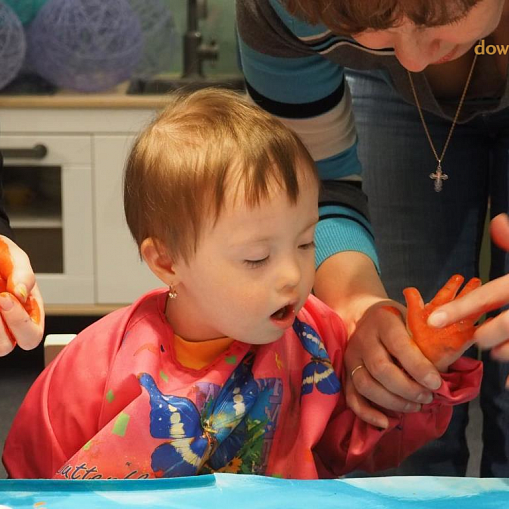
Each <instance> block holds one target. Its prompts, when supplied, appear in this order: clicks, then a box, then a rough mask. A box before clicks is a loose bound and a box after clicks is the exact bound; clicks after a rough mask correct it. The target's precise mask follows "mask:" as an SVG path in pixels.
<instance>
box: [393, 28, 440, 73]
mask: <svg viewBox="0 0 509 509" xmlns="http://www.w3.org/2000/svg"><path fill="white" fill-rule="evenodd" d="M439 52H440V43H439V41H436V40H429V39H428V37H426V35H425V34H418V33H416V31H415V30H413V31H411V32H409V33H408V34H405V35H404V36H402V37H400V38H399V40H398V41H397V42H396V43H395V44H394V53H395V54H396V58H397V59H398V60H399V62H400V63H401V65H402V66H403V67H404V68H405V69H408V70H409V71H411V72H420V71H423V70H424V69H425V68H426V67H427V66H428V65H429V64H431V63H433V62H435V61H436V60H437V59H438V58H439Z"/></svg>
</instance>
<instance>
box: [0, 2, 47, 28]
mask: <svg viewBox="0 0 509 509" xmlns="http://www.w3.org/2000/svg"><path fill="white" fill-rule="evenodd" d="M3 1H4V2H5V3H6V4H8V5H9V6H10V7H12V9H13V10H14V12H15V13H16V14H17V15H18V18H19V19H20V20H21V23H23V25H26V24H28V23H30V22H31V21H32V20H33V19H34V18H35V15H36V14H37V12H38V11H39V9H40V8H41V7H42V6H43V5H44V4H45V3H46V0H3Z"/></svg>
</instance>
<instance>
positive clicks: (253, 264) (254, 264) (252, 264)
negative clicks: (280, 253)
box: [244, 256, 269, 269]
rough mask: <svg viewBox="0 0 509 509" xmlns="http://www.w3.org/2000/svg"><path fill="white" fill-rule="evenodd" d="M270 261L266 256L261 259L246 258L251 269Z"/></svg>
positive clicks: (246, 262) (245, 261)
mask: <svg viewBox="0 0 509 509" xmlns="http://www.w3.org/2000/svg"><path fill="white" fill-rule="evenodd" d="M268 261H269V257H268V256H266V257H265V258H262V259H261V260H244V263H245V264H246V265H247V266H248V267H250V268H251V269H256V268H257V267H261V266H262V265H265V264H266V263H267V262H268Z"/></svg>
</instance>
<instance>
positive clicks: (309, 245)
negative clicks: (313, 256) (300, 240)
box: [299, 240, 315, 249]
mask: <svg viewBox="0 0 509 509" xmlns="http://www.w3.org/2000/svg"><path fill="white" fill-rule="evenodd" d="M314 248H315V242H314V241H313V240H312V241H311V242H308V243H306V244H301V245H300V246H299V249H314Z"/></svg>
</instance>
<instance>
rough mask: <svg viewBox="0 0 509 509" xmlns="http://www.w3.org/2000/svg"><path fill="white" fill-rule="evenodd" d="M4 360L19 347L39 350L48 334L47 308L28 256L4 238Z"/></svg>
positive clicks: (0, 276)
mask: <svg viewBox="0 0 509 509" xmlns="http://www.w3.org/2000/svg"><path fill="white" fill-rule="evenodd" d="M0 317H1V320H0V356H1V355H6V354H8V353H9V352H10V351H11V350H12V349H13V348H14V347H15V346H16V343H17V344H19V346H20V347H21V348H23V349H25V350H30V349H31V348H35V347H36V346H37V345H38V344H39V343H40V342H41V339H42V335H43V331H44V308H43V303H42V298H41V294H40V292H39V289H38V287H37V283H36V282H35V276H34V272H33V270H32V267H31V265H30V261H29V259H28V256H27V255H26V254H25V252H24V251H23V250H21V249H20V248H19V247H18V246H17V245H16V244H15V243H14V242H12V240H10V239H8V238H7V237H4V236H2V235H0Z"/></svg>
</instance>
